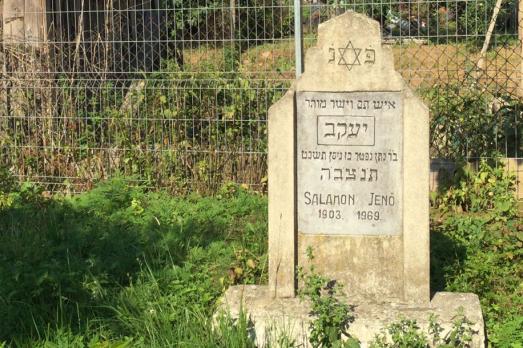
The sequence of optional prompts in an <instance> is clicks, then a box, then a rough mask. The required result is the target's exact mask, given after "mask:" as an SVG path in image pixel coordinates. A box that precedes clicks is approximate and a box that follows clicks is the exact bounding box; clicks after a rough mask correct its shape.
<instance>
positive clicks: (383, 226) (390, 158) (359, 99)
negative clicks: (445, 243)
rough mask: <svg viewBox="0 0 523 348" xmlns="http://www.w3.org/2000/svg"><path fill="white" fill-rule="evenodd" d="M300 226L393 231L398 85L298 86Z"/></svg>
mask: <svg viewBox="0 0 523 348" xmlns="http://www.w3.org/2000/svg"><path fill="white" fill-rule="evenodd" d="M296 110H297V121H296V123H297V135H296V138H297V148H296V150H297V195H298V197H297V203H298V205H297V212H298V231H299V232H301V233H305V234H324V235H399V234H401V231H402V223H403V200H402V193H403V186H402V182H403V179H402V170H403V99H402V94H401V93H400V92H388V91H387V92H297V93H296Z"/></svg>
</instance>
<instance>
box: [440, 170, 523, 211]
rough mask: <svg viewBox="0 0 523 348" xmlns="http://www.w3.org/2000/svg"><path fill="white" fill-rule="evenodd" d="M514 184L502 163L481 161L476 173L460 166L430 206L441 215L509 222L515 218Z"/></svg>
mask: <svg viewBox="0 0 523 348" xmlns="http://www.w3.org/2000/svg"><path fill="white" fill-rule="evenodd" d="M515 180H516V179H515V177H514V176H513V175H511V174H507V173H506V171H505V169H504V167H503V165H502V164H501V163H498V164H497V165H496V164H494V165H493V166H491V165H489V164H488V163H487V162H486V161H481V162H480V163H479V168H478V170H474V169H473V168H471V166H470V165H461V166H459V167H458V170H457V172H456V174H455V175H454V176H453V177H452V178H451V180H450V182H449V183H446V185H445V184H443V185H442V187H441V189H440V191H441V192H440V193H439V194H436V196H435V199H434V201H433V203H434V205H436V206H438V207H439V208H440V209H442V210H443V211H448V210H457V209H458V210H459V211H468V212H475V213H478V212H490V213H491V214H492V216H493V218H494V219H504V220H506V219H511V218H514V217H515V216H516V214H517V201H516V197H515V195H514V190H515Z"/></svg>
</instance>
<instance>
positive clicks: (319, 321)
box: [298, 248, 359, 348]
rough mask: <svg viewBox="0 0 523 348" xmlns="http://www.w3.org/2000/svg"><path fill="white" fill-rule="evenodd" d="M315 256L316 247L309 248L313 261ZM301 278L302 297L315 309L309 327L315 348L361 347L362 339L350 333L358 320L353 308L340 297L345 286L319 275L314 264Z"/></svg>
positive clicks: (300, 293)
mask: <svg viewBox="0 0 523 348" xmlns="http://www.w3.org/2000/svg"><path fill="white" fill-rule="evenodd" d="M312 253H313V252H312V248H309V249H308V250H307V257H308V258H309V260H312V259H313V258H314V256H313V254H312ZM298 275H299V278H300V280H301V281H302V282H303V285H302V287H301V288H300V291H299V295H300V298H302V299H304V298H308V299H309V300H310V303H311V307H312V308H311V316H312V317H313V319H312V321H311V323H310V326H309V329H310V338H309V342H310V343H311V345H312V346H313V347H315V348H317V347H339V348H342V347H347V348H356V347H359V342H358V340H357V339H356V338H353V337H351V336H350V335H349V333H348V332H347V330H348V328H349V325H350V323H352V322H353V321H354V315H353V313H352V312H353V308H352V307H351V306H349V305H348V304H346V303H344V302H343V301H342V300H340V299H339V298H338V297H339V296H340V295H341V291H342V287H341V285H340V284H338V283H336V281H335V280H329V279H327V278H325V277H324V276H322V275H320V274H318V273H317V272H316V271H315V269H314V266H312V265H311V266H310V269H309V271H308V272H305V271H304V270H303V269H300V270H299V272H298ZM343 337H345V338H346V340H343V339H342V338H343Z"/></svg>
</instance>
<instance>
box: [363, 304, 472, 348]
mask: <svg viewBox="0 0 523 348" xmlns="http://www.w3.org/2000/svg"><path fill="white" fill-rule="evenodd" d="M473 324H474V323H472V322H470V321H469V320H468V319H467V318H466V317H465V316H464V315H463V313H462V312H461V311H458V313H457V314H456V316H455V317H454V321H453V323H452V328H451V329H450V330H449V331H448V332H447V334H446V335H445V336H444V337H441V333H442V332H443V331H444V329H443V327H442V326H441V324H440V323H439V322H438V321H437V316H435V315H431V316H430V317H429V327H428V332H426V333H425V332H423V331H422V330H421V328H420V327H419V326H418V323H417V322H416V320H411V319H405V318H403V319H401V320H399V321H397V322H393V323H391V324H389V325H388V326H387V327H386V328H385V329H384V330H382V332H381V333H380V334H378V335H376V336H375V338H374V340H373V341H372V342H371V343H370V347H371V348H400V347H405V348H407V347H408V348H429V347H434V348H451V347H455V348H469V347H470V343H471V342H472V336H473V335H474V332H473V330H472V325H473Z"/></svg>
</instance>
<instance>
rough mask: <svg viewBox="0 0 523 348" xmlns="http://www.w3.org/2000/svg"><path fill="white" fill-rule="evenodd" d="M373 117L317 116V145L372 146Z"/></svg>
mask: <svg viewBox="0 0 523 348" xmlns="http://www.w3.org/2000/svg"><path fill="white" fill-rule="evenodd" d="M375 122H376V120H375V118H374V117H373V116H350V115H345V116H318V145H338V146H356V145H362V146H373V145H374V125H375Z"/></svg>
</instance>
